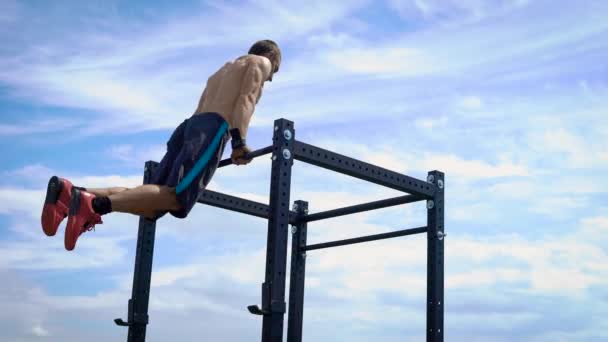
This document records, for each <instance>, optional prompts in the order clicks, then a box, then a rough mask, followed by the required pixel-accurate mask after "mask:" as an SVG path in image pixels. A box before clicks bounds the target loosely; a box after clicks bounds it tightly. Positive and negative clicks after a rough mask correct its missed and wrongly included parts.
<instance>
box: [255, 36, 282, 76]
mask: <svg viewBox="0 0 608 342" xmlns="http://www.w3.org/2000/svg"><path fill="white" fill-rule="evenodd" d="M247 53H248V54H250V55H258V56H264V57H268V59H270V61H271V62H272V64H273V67H274V70H273V71H274V72H277V71H279V66H280V65H281V50H280V49H279V46H278V45H277V43H275V42H274V41H272V40H269V39H264V40H259V41H257V42H255V44H253V45H252V46H251V48H249V52H247Z"/></svg>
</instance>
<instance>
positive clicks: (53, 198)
mask: <svg viewBox="0 0 608 342" xmlns="http://www.w3.org/2000/svg"><path fill="white" fill-rule="evenodd" d="M61 190H63V182H61V181H60V180H59V177H57V176H53V177H51V179H49V185H48V186H47V187H46V198H45V199H44V204H55V203H57V201H58V200H59V195H60V194H61Z"/></svg>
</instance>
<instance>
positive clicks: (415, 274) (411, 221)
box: [0, 0, 608, 341]
mask: <svg viewBox="0 0 608 342" xmlns="http://www.w3.org/2000/svg"><path fill="white" fill-rule="evenodd" d="M607 15H608V3H606V2H604V1H579V2H572V1H541V0H499V1H484V0H461V1H457V0H445V1H439V0H388V1H369V0H361V1H341V2H327V1H317V0H311V1H307V2H302V1H280V2H279V1H270V0H264V1H256V2H236V1H229V2H213V1H200V2H185V1H184V2H179V4H176V3H175V2H170V1H141V2H135V1H128V2H127V1H104V2H97V3H92V2H77V1H54V2H52V3H50V2H48V3H42V2H34V1H31V2H16V1H12V0H4V1H2V2H1V3H0V38H1V39H2V42H3V44H1V45H0V118H1V121H0V146H1V148H2V151H3V152H4V153H3V163H2V166H1V167H0V173H1V174H2V177H0V273H1V274H2V279H3V280H4V281H2V282H0V293H2V295H0V298H1V303H2V307H3V310H2V312H0V340H6V341H34V340H36V341H40V340H43V341H83V340H89V341H118V340H124V339H125V338H126V330H124V329H120V328H118V327H114V326H113V323H112V319H114V318H116V317H125V315H126V309H127V306H126V305H127V300H128V298H130V291H131V290H130V286H131V281H132V268H133V260H134V250H135V242H136V234H137V218H136V217H131V216H128V215H121V214H114V215H110V216H107V217H105V220H104V224H103V225H100V226H98V227H97V229H96V231H95V232H90V233H87V234H86V235H85V236H83V237H82V238H81V240H79V243H78V246H77V248H76V250H75V251H74V252H71V253H68V252H66V251H65V250H64V248H63V227H62V228H61V229H60V232H59V233H58V236H57V237H54V238H48V237H46V236H44V234H43V233H42V231H41V228H40V224H39V217H40V210H41V208H42V202H43V199H44V190H45V186H46V182H47V180H48V178H49V177H50V176H51V175H59V176H63V177H67V178H69V179H71V180H73V182H74V183H76V184H78V185H81V186H88V187H96V186H136V185H138V184H140V183H141V180H142V171H143V163H144V161H146V160H160V158H161V157H162V155H163V153H164V147H165V142H166V140H167V139H168V137H169V135H170V133H171V131H172V129H173V128H174V127H175V126H176V125H177V124H179V123H180V122H181V121H183V120H184V119H185V118H186V117H188V116H189V115H190V114H192V112H193V110H194V108H195V106H196V103H197V100H198V98H199V96H200V92H201V91H202V89H203V87H204V84H205V81H206V79H207V77H208V76H209V75H210V74H211V73H212V72H213V71H215V70H216V69H217V68H218V67H220V66H221V65H222V64H223V63H225V62H226V61H227V60H231V59H234V58H236V57H238V56H240V55H242V54H244V53H245V52H246V51H247V49H248V47H249V46H250V45H251V44H252V43H253V42H254V41H256V40H258V39H267V38H268V39H273V40H275V41H277V42H278V43H279V45H280V46H281V47H282V50H283V65H282V68H281V71H280V73H279V74H277V75H276V76H275V78H274V81H273V82H272V83H270V84H268V85H267V86H266V87H265V93H264V96H263V98H262V100H261V101H260V103H259V105H258V108H257V110H256V114H255V115H254V118H253V120H252V123H251V125H252V126H251V128H250V130H249V134H248V141H249V142H250V145H251V146H252V147H254V148H258V147H263V146H267V145H269V144H270V136H271V134H272V130H271V124H272V121H273V120H274V119H277V118H280V117H285V118H288V119H290V120H293V121H294V122H295V128H296V137H297V138H298V139H299V140H302V141H305V142H308V143H311V144H314V145H317V146H320V147H324V148H328V149H330V150H333V151H336V152H339V153H342V154H346V155H349V156H352V157H356V158H358V159H361V160H365V161H368V162H372V163H375V164H377V165H381V166H384V167H386V168H388V169H392V170H395V171H398V172H401V173H404V174H407V175H410V176H414V177H417V178H421V179H424V178H425V177H426V174H427V172H428V171H430V170H435V169H437V170H441V171H443V172H445V173H446V232H447V233H448V236H447V238H446V261H445V264H446V271H445V272H446V273H445V274H446V288H445V310H446V311H445V336H446V340H447V341H598V340H603V339H608V334H607V333H606V331H608V324H607V323H606V320H605V319H604V318H603V317H606V315H608V291H606V286H607V285H608V281H607V279H608V239H607V238H606V236H607V233H608V214H606V213H607V212H608V211H607V209H608V181H607V180H606V177H605V174H606V171H607V170H608V143H607V141H608V109H607V108H608V83H607V79H608V78H607V75H608V62H607V61H608V21H606V20H605V18H606V16H607ZM228 153H229V149H228V150H227V151H226V156H227V154H228ZM269 173H270V163H269V160H268V159H267V158H259V159H257V160H255V161H253V162H252V163H251V164H249V165H248V166H246V167H227V168H223V169H221V170H220V171H218V172H217V173H216V175H215V176H214V179H213V180H212V182H211V184H210V185H209V188H210V189H212V190H216V191H222V192H225V193H229V194H234V195H237V196H241V197H245V198H249V199H253V200H257V201H261V202H267V201H268V189H269ZM292 189H293V190H292V197H291V198H292V200H297V199H303V200H307V201H309V203H310V204H309V205H310V209H311V212H315V211H320V210H326V209H331V208H335V207H339V206H346V205H350V204H355V203H362V202H365V201H372V200H376V199H381V198H386V197H391V196H396V195H398V193H397V192H396V191H393V190H390V189H382V188H379V187H377V186H374V185H371V184H367V183H365V182H361V181H358V180H354V179H350V178H349V177H347V176H343V175H340V174H332V173H331V172H328V171H325V170H321V169H318V168H315V167H313V166H308V165H302V164H301V163H296V164H295V168H294V172H293V187H292ZM425 213H426V212H425V209H424V205H423V204H420V203H417V204H414V205H408V206H402V207H398V208H390V209H382V210H378V211H375V212H368V213H362V214H357V215H352V216H349V217H343V218H336V219H331V220H326V221H322V222H318V223H311V224H310V225H309V242H310V243H315V242H323V241H330V240H334V239H339V238H347V237H354V236H359V235H366V234H373V233H378V232H385V231H390V230H393V229H402V228H409V227H417V226H421V225H424V224H425V220H426V216H425ZM265 241H266V223H265V221H264V220H262V219H258V218H253V217H247V216H244V215H241V214H238V213H231V212H227V211H224V210H221V209H217V208H211V207H206V206H202V205H201V206H198V207H196V208H195V210H193V212H192V213H191V215H190V216H189V218H188V219H187V220H177V219H174V218H172V217H166V218H163V219H161V220H160V221H159V224H158V229H157V244H156V248H155V257H154V258H155V259H154V273H153V279H152V292H151V293H152V295H151V300H150V317H151V325H150V326H149V329H148V338H149V340H150V341H166V340H168V339H173V340H180V341H198V340H200V338H201V336H205V337H207V339H209V340H222V341H246V340H251V339H252V338H253V339H259V334H260V330H261V320H260V319H259V317H256V316H252V315H250V314H248V313H247V311H246V306H247V305H250V304H255V303H259V300H260V298H259V289H260V284H261V282H262V281H263V275H264V258H265V254H264V253H265ZM307 262H308V264H307V280H306V281H307V283H306V305H305V314H304V317H305V319H304V340H305V341H370V340H372V339H373V340H378V341H404V340H405V341H419V340H422V339H423V336H424V328H425V304H424V303H425V295H426V291H425V290H426V272H425V267H426V266H425V265H426V264H425V262H426V244H425V239H424V237H421V236H413V237H406V238H398V239H391V240H385V241H380V242H372V243H368V244H366V245H356V246H349V247H341V248H335V249H330V250H320V251H315V252H314V253H309V256H308V258H307Z"/></svg>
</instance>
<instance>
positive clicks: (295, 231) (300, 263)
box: [287, 201, 308, 342]
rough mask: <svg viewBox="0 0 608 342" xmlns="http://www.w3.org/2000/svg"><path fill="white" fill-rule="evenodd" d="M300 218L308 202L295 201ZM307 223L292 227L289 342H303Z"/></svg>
mask: <svg viewBox="0 0 608 342" xmlns="http://www.w3.org/2000/svg"><path fill="white" fill-rule="evenodd" d="M294 210H295V211H296V212H297V215H298V217H302V216H304V215H306V214H308V202H306V201H295V202H294ZM306 235H307V223H306V222H298V223H297V224H295V225H294V226H293V227H292V235H291V277H290V282H289V313H288V316H287V342H302V322H303V319H304V279H305V274H306V252H305V251H304V250H303V248H304V247H306Z"/></svg>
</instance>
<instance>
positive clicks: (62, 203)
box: [40, 176, 72, 236]
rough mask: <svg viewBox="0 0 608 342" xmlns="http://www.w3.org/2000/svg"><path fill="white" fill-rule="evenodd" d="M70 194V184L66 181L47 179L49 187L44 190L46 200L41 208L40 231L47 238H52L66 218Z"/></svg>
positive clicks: (54, 178)
mask: <svg viewBox="0 0 608 342" xmlns="http://www.w3.org/2000/svg"><path fill="white" fill-rule="evenodd" d="M71 193H72V183H70V181H68V180H67V179H63V178H59V177H57V176H53V177H51V179H49V185H48V186H47V188H46V199H45V200H44V206H43V208H42V216H41V218H40V221H41V223H42V230H43V231H44V233H45V234H46V235H48V236H53V235H55V234H56V233H57V229H58V228H59V224H60V223H61V221H63V219H64V218H65V217H66V216H68V209H69V207H70V196H71Z"/></svg>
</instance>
